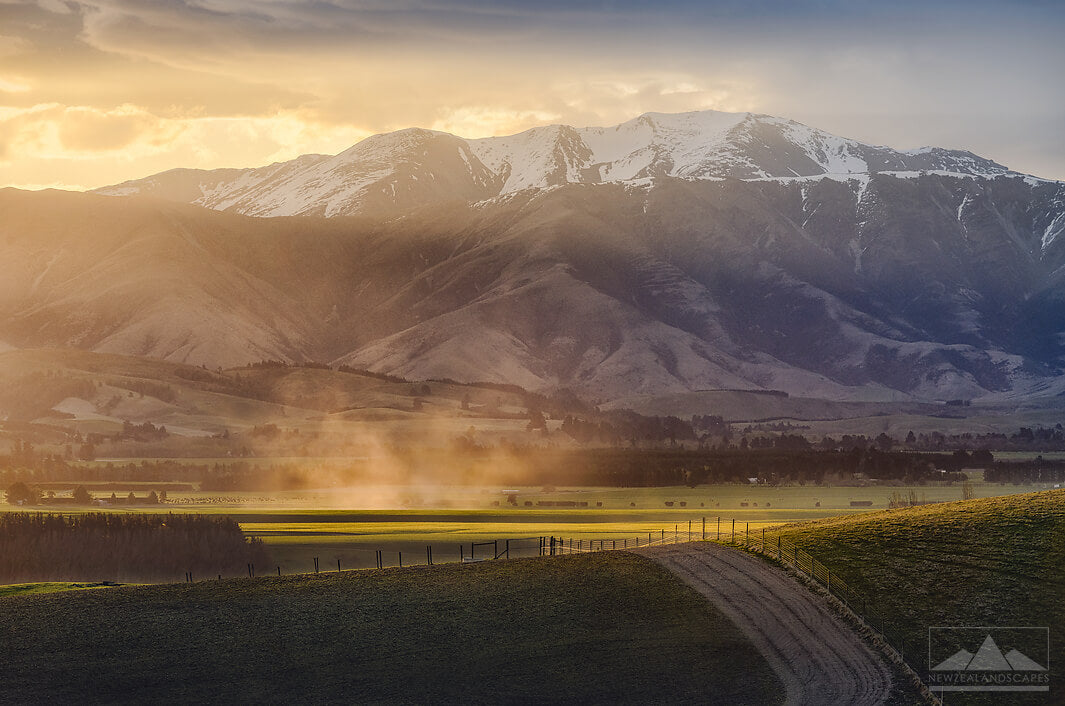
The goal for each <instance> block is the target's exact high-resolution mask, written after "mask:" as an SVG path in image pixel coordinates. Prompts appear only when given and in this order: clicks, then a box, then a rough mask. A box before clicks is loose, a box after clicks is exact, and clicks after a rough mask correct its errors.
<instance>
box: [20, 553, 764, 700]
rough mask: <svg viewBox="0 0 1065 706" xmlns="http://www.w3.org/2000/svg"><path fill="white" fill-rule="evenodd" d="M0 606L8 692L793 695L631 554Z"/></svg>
mask: <svg viewBox="0 0 1065 706" xmlns="http://www.w3.org/2000/svg"><path fill="white" fill-rule="evenodd" d="M0 613H2V614H3V616H4V617H3V629H4V631H5V633H7V634H9V635H11V636H15V637H13V638H12V639H5V640H2V641H0V702H7V703H16V702H27V701H33V702H36V701H44V700H59V701H63V702H73V701H79V700H84V699H87V698H91V699H92V700H99V701H108V702H110V701H126V702H146V701H158V700H164V701H175V700H176V701H209V702H244V703H249V702H264V701H265V702H271V703H274V702H287V701H301V702H308V701H309V702H314V701H344V702H346V703H374V702H392V703H394V702H423V703H424V702H461V703H486V702H492V703H504V702H505V703H580V702H584V703H685V702H687V703H720V704H763V703H779V702H780V700H781V699H782V698H783V689H782V686H781V685H780V684H779V683H778V682H777V680H776V678H775V677H774V676H773V674H772V670H771V669H769V667H768V665H767V664H766V663H765V662H764V661H763V659H762V657H761V656H760V655H759V654H758V653H757V652H756V651H755V650H754V648H753V647H751V646H750V645H749V644H748V643H747V642H746V641H745V640H744V639H743V638H742V637H741V635H740V633H739V631H738V630H737V629H736V628H735V626H733V625H732V624H731V623H729V622H728V621H727V620H726V619H725V618H723V617H722V616H721V615H720V614H718V613H717V612H716V611H714V610H713V609H711V607H710V606H709V605H708V604H707V602H706V601H705V600H704V599H703V598H702V597H700V596H699V595H698V594H696V593H695V592H694V591H692V590H691V589H689V588H687V587H686V586H685V585H683V584H682V583H681V582H680V581H679V580H678V579H676V578H675V577H673V576H672V575H671V574H669V573H668V572H666V571H665V570H664V569H661V568H660V567H658V566H657V565H655V564H654V563H652V562H650V561H649V560H646V559H644V558H641V557H638V556H635V555H633V554H629V553H623V552H611V553H604V554H594V555H581V556H574V557H560V558H555V559H542V560H541V559H528V560H516V561H509V562H491V563H483V564H474V565H450V566H440V567H434V568H432V569H428V568H425V567H417V568H406V569H386V570H384V571H361V572H347V573H344V574H341V575H337V574H332V575H329V576H317V577H316V576H300V577H284V578H281V579H277V578H262V579H255V580H250V579H233V580H226V581H221V582H218V581H212V582H202V583H196V584H191V585H182V584H177V585H167V586H129V587H119V588H114V589H111V590H107V591H83V592H77V593H70V594H63V595H55V594H53V595H29V596H16V597H7V598H0ZM18 636H22V638H21V639H20V638H19V637H18Z"/></svg>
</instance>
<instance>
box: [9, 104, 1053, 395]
mask: <svg viewBox="0 0 1065 706" xmlns="http://www.w3.org/2000/svg"><path fill="white" fill-rule="evenodd" d="M101 194H107V195H106V196H105V195H101ZM146 197H150V198H146ZM175 202H184V203H175ZM205 207H206V208H205ZM221 211H226V212H225V213H223V212H221ZM266 216H293V217H287V218H269V217H266ZM337 216H357V218H338V217H337ZM1063 233H1065V184H1063V183H1060V182H1054V181H1048V180H1044V179H1037V178H1034V177H1030V176H1025V175H1022V174H1017V173H1015V172H1011V171H1009V170H1008V169H1007V168H1006V167H1003V166H1001V165H999V164H996V163H994V162H992V161H989V160H986V159H982V158H980V157H977V156H975V155H973V154H971V153H969V152H963V151H950V150H943V149H935V148H929V149H921V150H915V151H912V152H900V151H895V150H891V149H888V148H885V147H871V146H868V145H863V144H861V143H858V142H855V141H853V140H845V139H842V138H838V137H834V136H832V135H829V134H827V133H825V132H821V131H819V130H815V129H812V128H808V127H805V126H803V125H800V124H798V123H795V122H792V121H789V120H783V119H779V118H773V117H768V116H764V115H753V114H730V113H715V112H703V113H685V114H680V115H662V114H657V113H652V114H647V115H643V116H641V117H639V118H636V119H634V120H630V121H628V122H625V123H622V124H621V125H617V126H614V127H609V128H572V127H565V126H548V127H542V128H536V129H533V130H528V131H526V132H523V133H520V134H518V135H513V136H509V137H493V138H486V139H478V140H466V139H462V138H459V137H455V136H453V135H448V134H444V133H439V132H432V131H428V130H418V129H412V130H401V131H399V132H395V133H390V134H386V135H377V136H374V137H371V138H368V139H366V140H364V141H362V142H360V143H358V144H357V145H355V146H354V147H352V148H350V149H348V150H346V151H344V152H342V153H340V154H338V155H335V156H321V155H308V156H304V157H300V158H299V159H295V160H292V161H290V162H284V163H280V164H274V165H270V166H268V167H262V168H259V169H244V170H241V169H224V170H215V171H197V170H174V171H170V172H165V173H162V174H159V175H156V176H153V177H148V178H146V179H142V180H138V181H134V182H127V183H125V184H120V185H118V186H114V187H108V188H106V189H101V190H100V193H99V194H68V193H54V192H53V193H41V194H36V193H25V192H18V191H14V190H0V262H3V263H4V272H5V276H4V277H3V278H0V341H3V342H4V343H5V344H7V345H10V346H14V347H18V348H27V347H39V346H56V347H78V348H85V349H89V350H93V351H99V352H111V353H126V354H133V355H142V356H151V357H156V358H164V359H168V360H174V361H180V362H186V363H193V364H197V365H199V364H204V365H208V366H218V365H221V366H234V365H241V364H246V363H248V362H254V361H258V360H262V359H267V358H276V359H284V360H290V361H305V360H316V361H320V362H330V363H335V364H340V363H344V364H348V365H353V366H356V367H362V368H368V369H371V370H374V371H377V372H382V373H389V374H396V375H401V376H403V377H407V378H410V379H431V378H451V379H455V380H459V381H490V382H502V383H514V384H519V385H522V386H524V387H527V388H530V389H536V390H552V389H560V388H568V389H572V390H574V391H576V392H578V393H579V394H582V395H585V396H587V397H588V398H590V399H596V400H601V401H605V402H614V403H618V404H621V403H623V401H624V400H625V399H629V398H632V397H634V396H635V397H639V398H640V399H645V398H648V397H654V396H661V395H685V394H688V393H691V392H693V391H698V390H706V389H720V388H730V389H736V388H740V389H752V390H765V389H773V390H784V391H787V392H789V393H792V394H797V395H803V396H811V397H830V398H835V399H877V400H885V399H920V400H929V399H932V400H944V399H946V400H949V399H958V398H964V399H980V398H992V397H997V398H1003V397H1010V398H1019V397H1025V396H1032V395H1038V396H1043V397H1048V396H1055V395H1059V394H1065V375H1063V369H1065V237H1062V234H1063ZM619 401H620V402H619Z"/></svg>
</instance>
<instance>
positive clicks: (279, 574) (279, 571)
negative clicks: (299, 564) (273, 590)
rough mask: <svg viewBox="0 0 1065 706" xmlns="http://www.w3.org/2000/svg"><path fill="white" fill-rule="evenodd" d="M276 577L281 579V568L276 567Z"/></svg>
mask: <svg viewBox="0 0 1065 706" xmlns="http://www.w3.org/2000/svg"><path fill="white" fill-rule="evenodd" d="M277 577H278V578H281V567H280V566H279V567H277Z"/></svg>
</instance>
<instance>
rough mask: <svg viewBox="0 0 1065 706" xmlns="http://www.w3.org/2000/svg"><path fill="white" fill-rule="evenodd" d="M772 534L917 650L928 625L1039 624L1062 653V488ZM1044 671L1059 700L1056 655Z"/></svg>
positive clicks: (1063, 678) (1041, 699)
mask: <svg viewBox="0 0 1065 706" xmlns="http://www.w3.org/2000/svg"><path fill="white" fill-rule="evenodd" d="M777 534H780V535H781V536H783V537H785V538H787V539H790V540H792V541H793V542H794V543H795V544H796V545H797V546H799V547H801V548H803V549H805V550H806V551H808V552H810V553H811V554H813V555H814V556H815V557H817V558H818V559H820V560H821V561H822V562H824V563H825V564H827V565H828V566H829V567H830V568H831V569H832V570H833V572H834V573H837V572H838V575H840V576H841V577H842V578H843V579H844V580H845V581H847V582H848V583H849V584H850V585H851V586H852V587H853V588H855V589H856V590H857V591H859V592H860V593H862V594H864V595H865V596H867V597H868V599H869V603H870V606H871V607H874V608H875V609H876V610H877V611H878V612H880V613H882V614H883V615H884V616H885V617H886V618H887V620H888V621H889V623H890V624H891V625H892V626H893V627H894V628H895V629H896V630H897V631H899V632H901V633H904V634H905V636H906V639H907V643H908V644H910V645H912V646H914V647H918V648H921V647H924V648H925V650H926V649H927V644H928V643H927V640H928V629H929V627H940V626H996V625H1000V626H1039V627H1049V628H1050V638H1051V654H1052V655H1061V654H1065V602H1063V600H1062V599H1063V597H1065V490H1050V491H1045V492H1040V493H1028V494H1025V495H1014V496H1005V497H998V498H984V499H979V500H968V501H959V502H953V503H944V504H940V505H933V506H926V507H918V508H907V509H900V510H887V511H881V512H872V513H867V514H863V515H855V516H850V517H840V518H829V519H824V520H817V521H814V522H808V523H803V524H797V525H790V526H784V527H781V528H776V529H774V530H769V531H767V533H766V539H767V541H771V539H772V538H775V537H776V536H777ZM911 649H913V648H911ZM911 663H912V662H911ZM914 666H920V667H922V668H923V667H925V666H926V665H923V664H914ZM1051 672H1052V674H1051V676H1052V682H1051V689H1052V692H1051V693H1052V694H1053V693H1054V691H1057V693H1058V694H1059V696H1058V697H1056V698H1057V699H1058V700H1060V694H1061V691H1062V690H1065V669H1062V664H1061V661H1060V660H1058V661H1057V662H1055V661H1053V659H1052V661H1051ZM1014 696H1016V695H1014ZM968 698H969V699H970V701H963V703H970V702H972V703H978V702H979V701H978V700H977V699H976V698H975V697H971V696H970V697H968ZM1030 698H1031V703H1049V702H1048V701H1047V696H1046V695H1045V694H1042V695H1032V696H1030ZM1013 702H1016V703H1028V702H1027V701H1023V700H1019V699H1015V700H1014V701H1013Z"/></svg>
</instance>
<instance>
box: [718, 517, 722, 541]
mask: <svg viewBox="0 0 1065 706" xmlns="http://www.w3.org/2000/svg"><path fill="white" fill-rule="evenodd" d="M717 541H719V542H720V541H721V515H718V516H717Z"/></svg>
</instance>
